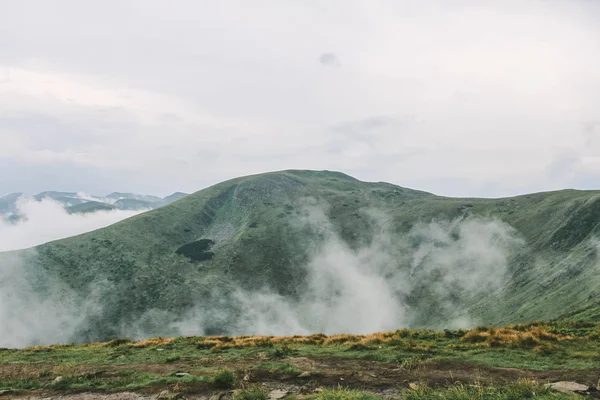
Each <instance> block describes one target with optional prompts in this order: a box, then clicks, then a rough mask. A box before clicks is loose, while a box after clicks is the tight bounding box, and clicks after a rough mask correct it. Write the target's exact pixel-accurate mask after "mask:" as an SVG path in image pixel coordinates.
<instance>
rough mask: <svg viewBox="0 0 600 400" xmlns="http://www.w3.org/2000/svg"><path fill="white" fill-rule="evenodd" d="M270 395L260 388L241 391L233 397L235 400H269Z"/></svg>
mask: <svg viewBox="0 0 600 400" xmlns="http://www.w3.org/2000/svg"><path fill="white" fill-rule="evenodd" d="M268 398H269V394H268V393H267V392H266V391H264V390H263V389H261V388H259V387H256V386H255V387H252V388H250V389H244V390H240V391H239V392H238V393H236V394H235V395H234V396H233V399H234V400H267V399H268Z"/></svg>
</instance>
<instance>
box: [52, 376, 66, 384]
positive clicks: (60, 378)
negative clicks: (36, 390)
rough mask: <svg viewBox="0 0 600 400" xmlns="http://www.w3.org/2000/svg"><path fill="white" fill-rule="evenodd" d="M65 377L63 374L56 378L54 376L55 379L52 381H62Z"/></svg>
mask: <svg viewBox="0 0 600 400" xmlns="http://www.w3.org/2000/svg"><path fill="white" fill-rule="evenodd" d="M63 379H64V378H63V377H62V376H57V377H56V378H54V380H53V381H52V382H53V383H60V382H62V380H63Z"/></svg>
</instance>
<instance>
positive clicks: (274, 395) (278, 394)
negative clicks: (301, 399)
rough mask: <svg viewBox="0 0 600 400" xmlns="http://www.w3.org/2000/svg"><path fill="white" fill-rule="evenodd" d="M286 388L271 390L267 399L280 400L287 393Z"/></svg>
mask: <svg viewBox="0 0 600 400" xmlns="http://www.w3.org/2000/svg"><path fill="white" fill-rule="evenodd" d="M288 393H289V392H288V391H287V390H272V391H271V392H270V393H269V400H281V399H283V398H284V397H285V396H287V395H288Z"/></svg>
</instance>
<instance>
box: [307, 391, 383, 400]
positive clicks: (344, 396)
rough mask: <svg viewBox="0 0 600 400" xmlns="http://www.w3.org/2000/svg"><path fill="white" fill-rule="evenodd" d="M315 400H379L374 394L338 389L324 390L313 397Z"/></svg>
mask: <svg viewBox="0 0 600 400" xmlns="http://www.w3.org/2000/svg"><path fill="white" fill-rule="evenodd" d="M313 398H314V399H315V400H379V399H381V397H378V396H376V395H374V394H371V393H368V392H365V391H361V390H354V389H346V388H338V389H325V390H323V391H322V392H320V393H317V394H316V395H315V396H314V397H313Z"/></svg>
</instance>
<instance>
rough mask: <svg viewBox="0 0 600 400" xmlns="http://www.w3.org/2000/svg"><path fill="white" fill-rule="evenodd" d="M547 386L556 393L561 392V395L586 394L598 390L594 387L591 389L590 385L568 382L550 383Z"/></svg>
mask: <svg viewBox="0 0 600 400" xmlns="http://www.w3.org/2000/svg"><path fill="white" fill-rule="evenodd" d="M546 386H547V387H549V388H550V389H552V390H554V391H555V392H560V393H580V394H585V393H588V392H593V391H595V389H596V388H593V387H589V386H588V385H582V384H581V383H577V382H568V381H561V382H554V383H548V384H547V385H546Z"/></svg>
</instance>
